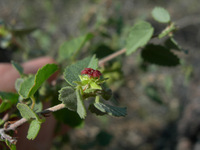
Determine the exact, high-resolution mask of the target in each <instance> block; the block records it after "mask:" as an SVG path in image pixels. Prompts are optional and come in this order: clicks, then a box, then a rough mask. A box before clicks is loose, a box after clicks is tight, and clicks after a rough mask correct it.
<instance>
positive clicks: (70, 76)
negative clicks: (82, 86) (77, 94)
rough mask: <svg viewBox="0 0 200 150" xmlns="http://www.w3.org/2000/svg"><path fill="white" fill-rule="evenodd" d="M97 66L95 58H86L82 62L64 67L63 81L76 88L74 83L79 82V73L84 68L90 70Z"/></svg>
mask: <svg viewBox="0 0 200 150" xmlns="http://www.w3.org/2000/svg"><path fill="white" fill-rule="evenodd" d="M97 66H98V60H97V59H96V57H95V56H93V57H92V58H91V57H87V58H85V59H83V60H80V61H78V62H76V63H75V64H72V65H69V66H67V67H66V69H65V72H64V78H65V80H66V81H67V82H68V83H69V84H70V85H72V86H76V83H74V81H80V78H79V75H80V74H81V71H82V70H83V69H85V68H88V67H90V68H92V69H97Z"/></svg>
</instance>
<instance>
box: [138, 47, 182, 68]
mask: <svg viewBox="0 0 200 150" xmlns="http://www.w3.org/2000/svg"><path fill="white" fill-rule="evenodd" d="M141 55H142V58H143V59H144V60H145V61H147V62H150V63H153V64H157V65H161V66H176V65H179V64H180V62H179V58H178V57H177V56H176V55H175V54H173V53H172V52H171V51H170V50H169V49H167V48H165V47H163V46H160V45H153V44H150V45H147V46H146V47H145V48H144V49H143V50H142V54H141Z"/></svg>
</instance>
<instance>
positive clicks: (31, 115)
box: [17, 103, 40, 121]
mask: <svg viewBox="0 0 200 150" xmlns="http://www.w3.org/2000/svg"><path fill="white" fill-rule="evenodd" d="M17 109H18V110H19V112H20V114H21V116H22V117H23V118H25V119H27V120H30V119H36V120H37V121H40V119H39V117H38V115H37V114H36V113H35V112H34V111H33V110H32V109H31V108H30V107H28V106H27V105H26V104H22V103H18V104H17Z"/></svg>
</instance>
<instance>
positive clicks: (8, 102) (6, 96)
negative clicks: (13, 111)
mask: <svg viewBox="0 0 200 150" xmlns="http://www.w3.org/2000/svg"><path fill="white" fill-rule="evenodd" d="M18 97H19V95H18V94H16V93H7V92H0V99H1V100H2V102H1V104H0V113H2V112H4V111H6V110H8V109H9V108H11V107H12V106H13V105H15V104H16V103H17V102H18Z"/></svg>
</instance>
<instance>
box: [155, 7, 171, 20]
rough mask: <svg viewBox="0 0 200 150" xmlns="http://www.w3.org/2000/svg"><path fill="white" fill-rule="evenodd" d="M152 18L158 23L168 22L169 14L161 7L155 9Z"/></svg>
mask: <svg viewBox="0 0 200 150" xmlns="http://www.w3.org/2000/svg"><path fill="white" fill-rule="evenodd" d="M152 16H153V18H154V19H155V20H156V21H158V22H160V23H168V22H170V15H169V12H168V11H167V10H166V9H164V8H162V7H155V8H154V9H153V11H152Z"/></svg>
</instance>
